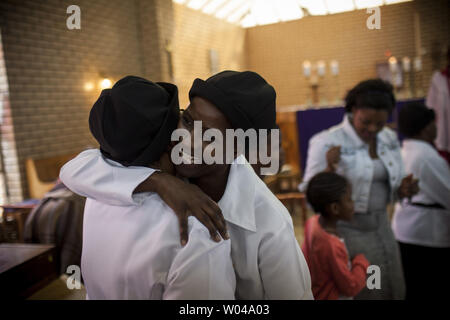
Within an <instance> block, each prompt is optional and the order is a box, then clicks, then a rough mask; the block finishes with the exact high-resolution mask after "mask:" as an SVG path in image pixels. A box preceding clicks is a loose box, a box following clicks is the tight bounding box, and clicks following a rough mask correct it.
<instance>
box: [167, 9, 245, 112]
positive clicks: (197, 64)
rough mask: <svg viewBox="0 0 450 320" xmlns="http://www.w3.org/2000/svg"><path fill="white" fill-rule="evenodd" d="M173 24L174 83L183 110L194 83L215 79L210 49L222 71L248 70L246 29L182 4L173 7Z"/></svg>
mask: <svg viewBox="0 0 450 320" xmlns="http://www.w3.org/2000/svg"><path fill="white" fill-rule="evenodd" d="M174 20H175V33H174V37H173V40H172V58H173V69H174V80H175V83H176V85H177V86H178V90H179V93H180V94H179V97H180V107H181V108H185V107H186V106H187V104H188V103H189V99H188V93H189V89H190V87H191V85H192V82H193V80H194V79H195V78H201V79H204V80H205V79H206V78H208V77H210V76H211V75H212V74H211V70H210V55H209V50H210V49H213V50H215V51H216V52H217V54H218V62H219V65H218V68H219V71H222V70H227V69H233V70H244V69H245V66H246V61H245V58H246V56H245V52H244V48H245V29H242V28H240V27H238V26H236V25H232V24H230V23H227V22H225V21H222V20H219V19H216V18H214V17H212V16H209V15H206V14H203V13H201V12H199V11H195V10H192V9H190V8H187V7H185V6H182V5H179V4H174Z"/></svg>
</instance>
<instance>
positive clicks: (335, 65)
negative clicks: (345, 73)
mask: <svg viewBox="0 0 450 320" xmlns="http://www.w3.org/2000/svg"><path fill="white" fill-rule="evenodd" d="M330 72H331V74H332V75H333V76H337V75H338V74H339V62H337V60H331V61H330Z"/></svg>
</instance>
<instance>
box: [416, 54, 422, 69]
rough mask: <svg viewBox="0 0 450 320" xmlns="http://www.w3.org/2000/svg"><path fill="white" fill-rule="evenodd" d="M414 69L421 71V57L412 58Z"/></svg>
mask: <svg viewBox="0 0 450 320" xmlns="http://www.w3.org/2000/svg"><path fill="white" fill-rule="evenodd" d="M414 71H422V58H420V57H415V58H414Z"/></svg>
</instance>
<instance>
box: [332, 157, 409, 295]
mask: <svg viewBox="0 0 450 320" xmlns="http://www.w3.org/2000/svg"><path fill="white" fill-rule="evenodd" d="M374 166H375V168H374V175H373V180H372V185H371V192H370V200H369V210H368V212H367V213H355V215H354V217H353V220H352V221H351V222H343V221H339V222H338V231H339V233H340V234H341V235H342V236H343V238H344V239H345V243H346V245H347V248H348V251H349V253H350V257H353V256H355V255H356V254H358V253H363V254H364V255H365V257H366V258H367V260H369V263H370V264H371V265H377V266H379V267H380V272H381V289H368V288H367V287H365V288H364V289H363V290H362V291H361V292H360V293H359V294H358V295H357V296H355V299H361V300H372V299H383V300H391V299H404V298H405V280H404V277H403V271H402V263H401V256H400V251H399V247H398V244H397V241H396V240H395V237H394V234H393V232H392V229H391V226H390V223H389V219H388V215H387V212H386V206H387V201H388V194H389V186H388V181H387V179H388V175H387V171H386V169H385V168H384V166H383V164H382V163H381V161H379V160H375V161H374ZM381 202H383V203H381Z"/></svg>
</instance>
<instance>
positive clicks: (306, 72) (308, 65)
mask: <svg viewBox="0 0 450 320" xmlns="http://www.w3.org/2000/svg"><path fill="white" fill-rule="evenodd" d="M303 74H304V75H305V77H306V78H308V77H309V76H310V75H311V62H309V60H305V61H303Z"/></svg>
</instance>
